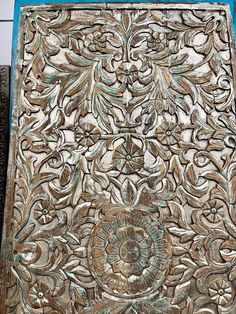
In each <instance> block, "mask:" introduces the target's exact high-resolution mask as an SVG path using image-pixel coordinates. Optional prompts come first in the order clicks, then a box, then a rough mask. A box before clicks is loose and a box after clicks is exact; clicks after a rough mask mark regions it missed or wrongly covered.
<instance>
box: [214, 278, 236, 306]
mask: <svg viewBox="0 0 236 314" xmlns="http://www.w3.org/2000/svg"><path fill="white" fill-rule="evenodd" d="M209 295H210V297H211V299H212V301H214V302H215V303H216V304H219V305H226V304H227V303H228V302H229V301H230V299H231V298H232V287H231V285H230V283H229V282H227V281H225V280H223V279H217V280H216V281H214V282H213V284H212V285H211V286H210V287H209Z"/></svg>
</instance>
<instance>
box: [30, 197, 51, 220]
mask: <svg viewBox="0 0 236 314" xmlns="http://www.w3.org/2000/svg"><path fill="white" fill-rule="evenodd" d="M55 214H56V212H55V207H54V205H53V203H52V202H51V201H49V200H47V199H45V200H42V201H41V202H38V204H37V205H36V206H35V208H34V217H35V219H37V221H38V222H39V223H40V224H47V223H49V222H51V221H52V220H53V218H54V217H55Z"/></svg>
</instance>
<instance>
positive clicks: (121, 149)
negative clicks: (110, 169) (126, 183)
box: [113, 141, 144, 174]
mask: <svg viewBox="0 0 236 314" xmlns="http://www.w3.org/2000/svg"><path fill="white" fill-rule="evenodd" d="M113 163H114V166H115V167H116V169H118V170H119V171H120V172H122V173H125V174H131V173H135V172H136V171H139V170H140V169H141V168H142V167H143V165H144V152H143V150H142V149H141V148H140V147H139V146H137V145H136V144H134V143H133V142H131V141H128V142H125V143H124V144H122V145H120V146H118V147H117V148H116V149H115V151H114V153H113Z"/></svg>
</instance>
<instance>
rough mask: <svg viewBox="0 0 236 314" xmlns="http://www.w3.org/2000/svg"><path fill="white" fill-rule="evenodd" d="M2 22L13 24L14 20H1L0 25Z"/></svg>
mask: <svg viewBox="0 0 236 314" xmlns="http://www.w3.org/2000/svg"><path fill="white" fill-rule="evenodd" d="M1 22H13V20H0V23H1Z"/></svg>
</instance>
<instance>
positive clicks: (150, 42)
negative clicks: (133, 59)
mask: <svg viewBox="0 0 236 314" xmlns="http://www.w3.org/2000/svg"><path fill="white" fill-rule="evenodd" d="M167 44H168V42H167V38H166V34H165V33H159V32H157V31H153V32H152V34H151V35H150V36H149V37H148V38H147V46H148V48H151V49H153V50H156V51H158V52H159V51H161V50H163V49H165V48H166V47H167Z"/></svg>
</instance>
